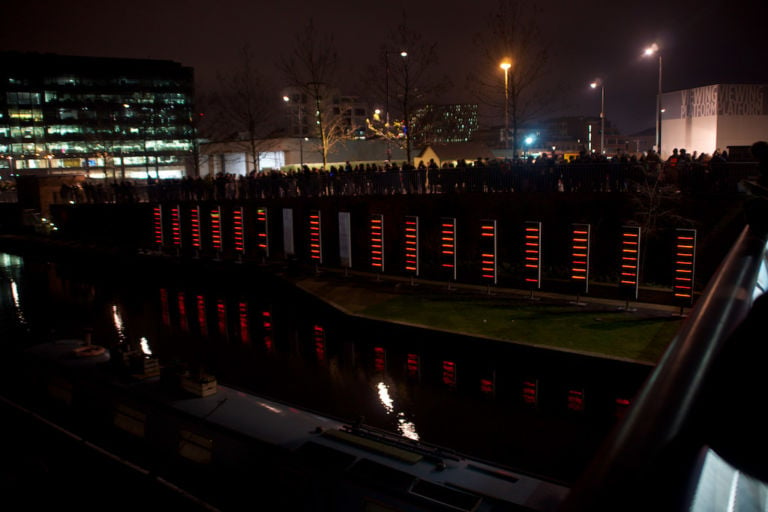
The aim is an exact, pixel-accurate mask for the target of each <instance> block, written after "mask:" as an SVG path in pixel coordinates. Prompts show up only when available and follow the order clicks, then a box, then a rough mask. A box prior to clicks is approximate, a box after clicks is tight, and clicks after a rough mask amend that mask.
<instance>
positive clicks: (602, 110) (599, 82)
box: [589, 78, 605, 155]
mask: <svg viewBox="0 0 768 512" xmlns="http://www.w3.org/2000/svg"><path fill="white" fill-rule="evenodd" d="M589 86H590V87H591V88H593V89H597V88H598V87H599V88H600V154H601V155H604V154H605V84H603V81H602V80H601V79H599V78H597V79H595V81H593V82H592V83H591V84H589Z"/></svg>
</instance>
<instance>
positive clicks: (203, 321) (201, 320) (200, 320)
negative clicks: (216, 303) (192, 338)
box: [196, 295, 208, 336]
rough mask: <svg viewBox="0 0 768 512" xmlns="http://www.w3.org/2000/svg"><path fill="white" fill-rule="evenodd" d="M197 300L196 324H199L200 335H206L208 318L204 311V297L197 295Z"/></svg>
mask: <svg viewBox="0 0 768 512" xmlns="http://www.w3.org/2000/svg"><path fill="white" fill-rule="evenodd" d="M196 302H197V324H198V325H199V326H200V335H202V336H208V319H207V316H206V313H205V297H203V296H202V295H198V296H197V297H196Z"/></svg>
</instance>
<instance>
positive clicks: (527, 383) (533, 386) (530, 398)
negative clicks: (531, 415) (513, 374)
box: [522, 379, 539, 407]
mask: <svg viewBox="0 0 768 512" xmlns="http://www.w3.org/2000/svg"><path fill="white" fill-rule="evenodd" d="M522 399H523V403H524V404H525V405H529V406H532V407H536V406H537V405H538V403H539V381H538V380H536V379H526V380H524V381H523V389H522Z"/></svg>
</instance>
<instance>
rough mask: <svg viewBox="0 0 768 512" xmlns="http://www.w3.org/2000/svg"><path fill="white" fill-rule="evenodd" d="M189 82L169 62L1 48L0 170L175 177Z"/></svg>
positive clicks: (186, 71) (184, 142)
mask: <svg viewBox="0 0 768 512" xmlns="http://www.w3.org/2000/svg"><path fill="white" fill-rule="evenodd" d="M193 83H194V82H193V71H192V68H189V67H184V66H182V65H181V64H179V63H176V62H172V61H160V60H142V59H116V58H99V57H75V56H63V55H53V54H35V53H17V52H2V53H0V172H2V173H4V174H18V175H24V174H41V173H42V174H80V173H84V174H86V175H88V176H91V177H107V178H115V179H122V178H146V177H150V176H151V177H153V178H158V177H160V178H162V177H177V176H181V175H184V174H185V167H186V165H188V163H189V160H190V158H191V156H192V151H193V150H194V137H195V130H194V125H193V87H194V86H193Z"/></svg>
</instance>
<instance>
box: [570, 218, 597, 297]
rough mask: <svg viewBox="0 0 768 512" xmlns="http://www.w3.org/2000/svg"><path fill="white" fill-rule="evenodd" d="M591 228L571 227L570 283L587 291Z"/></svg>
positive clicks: (584, 226) (581, 225)
mask: <svg viewBox="0 0 768 512" xmlns="http://www.w3.org/2000/svg"><path fill="white" fill-rule="evenodd" d="M591 237H592V227H591V226H590V225H589V224H573V225H571V281H573V282H574V283H576V284H577V285H578V286H579V287H580V288H583V290H584V293H587V291H588V290H589V249H590V243H591Z"/></svg>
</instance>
